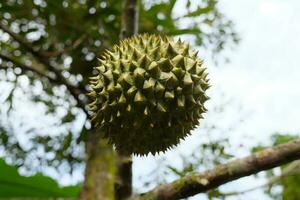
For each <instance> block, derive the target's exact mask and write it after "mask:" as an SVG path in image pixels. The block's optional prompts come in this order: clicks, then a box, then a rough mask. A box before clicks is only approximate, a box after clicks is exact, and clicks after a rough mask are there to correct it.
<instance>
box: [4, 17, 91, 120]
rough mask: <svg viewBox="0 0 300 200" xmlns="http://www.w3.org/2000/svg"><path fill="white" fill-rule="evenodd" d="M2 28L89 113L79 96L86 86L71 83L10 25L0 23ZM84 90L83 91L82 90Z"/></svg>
mask: <svg viewBox="0 0 300 200" xmlns="http://www.w3.org/2000/svg"><path fill="white" fill-rule="evenodd" d="M0 29H2V30H3V31H4V32H6V33H8V34H9V35H10V36H11V37H12V38H13V39H14V40H16V41H17V42H19V43H20V44H21V45H22V46H23V47H24V48H26V49H27V50H28V51H29V52H30V53H31V54H32V55H33V56H34V57H35V58H36V59H37V60H38V61H39V62H40V63H41V64H43V65H45V66H46V67H47V68H48V70H49V71H52V72H53V73H54V74H55V75H56V78H57V80H58V81H59V82H60V83H61V84H63V85H65V86H66V87H67V89H68V91H69V92H70V93H71V95H72V96H73V97H74V98H75V100H76V101H77V105H78V106H79V107H80V108H81V109H82V110H83V111H84V112H85V114H86V115H88V111H87V109H86V107H85V103H84V102H83V101H82V100H81V99H80V98H79V95H80V94H82V93H86V91H85V90H84V87H80V89H79V88H77V87H75V86H73V85H71V84H69V83H68V81H67V80H66V79H65V77H64V76H63V75H62V74H61V72H60V70H58V69H56V68H55V67H54V66H53V65H52V64H51V63H50V62H49V60H48V57H47V56H46V55H44V54H43V53H41V51H39V50H36V49H35V48H34V47H33V46H32V45H31V43H28V42H27V41H26V40H25V39H24V38H22V37H20V36H19V35H18V34H16V33H14V32H13V31H11V30H10V29H9V28H8V27H6V26H5V25H4V24H2V23H0ZM81 90H83V91H81Z"/></svg>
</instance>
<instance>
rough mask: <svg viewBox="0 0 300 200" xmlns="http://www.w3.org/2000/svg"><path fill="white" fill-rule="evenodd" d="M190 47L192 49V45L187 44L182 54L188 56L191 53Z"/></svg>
mask: <svg viewBox="0 0 300 200" xmlns="http://www.w3.org/2000/svg"><path fill="white" fill-rule="evenodd" d="M189 49H190V45H189V44H187V45H186V46H185V47H184V48H183V51H182V53H181V54H182V55H184V56H187V55H188V54H189Z"/></svg>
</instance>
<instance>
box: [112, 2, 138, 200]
mask: <svg viewBox="0 0 300 200" xmlns="http://www.w3.org/2000/svg"><path fill="white" fill-rule="evenodd" d="M138 15H139V12H138V0H125V1H124V2H123V16H122V32H121V35H120V38H121V39H124V38H127V37H131V36H133V35H135V34H137V33H138ZM115 189H116V191H115V193H116V199H117V200H122V199H127V198H128V197H130V196H131V194H132V158H131V155H130V154H128V153H126V152H117V174H116V188H115Z"/></svg>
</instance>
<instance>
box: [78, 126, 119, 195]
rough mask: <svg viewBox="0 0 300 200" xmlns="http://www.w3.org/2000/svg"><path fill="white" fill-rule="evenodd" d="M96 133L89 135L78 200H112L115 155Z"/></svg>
mask: <svg viewBox="0 0 300 200" xmlns="http://www.w3.org/2000/svg"><path fill="white" fill-rule="evenodd" d="M100 135H101V134H99V133H98V132H91V133H90V140H89V142H88V143H87V155H88V158H87V164H86V170H85V180H84V185H83V187H82V190H81V193H80V200H114V182H115V160H114V158H115V153H114V151H113V149H112V147H111V146H110V145H108V144H107V141H106V140H104V139H102V138H100Z"/></svg>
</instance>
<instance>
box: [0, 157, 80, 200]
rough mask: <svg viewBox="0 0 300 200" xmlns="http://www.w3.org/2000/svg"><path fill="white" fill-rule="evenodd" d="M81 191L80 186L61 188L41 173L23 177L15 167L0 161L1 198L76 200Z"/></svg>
mask: <svg viewBox="0 0 300 200" xmlns="http://www.w3.org/2000/svg"><path fill="white" fill-rule="evenodd" d="M79 191H80V187H79V186H69V187H59V186H58V184H57V182H55V181H54V180H53V179H51V178H50V177H47V176H44V175H42V174H40V173H38V174H36V175H34V176H29V177H26V176H21V175H20V174H19V173H18V171H17V168H16V167H15V166H9V165H7V164H6V163H5V161H4V160H2V159H0V198H20V197H23V198H24V197H27V198H28V197H34V198H50V197H51V198H53V197H68V198H76V197H77V196H78V194H79Z"/></svg>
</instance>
